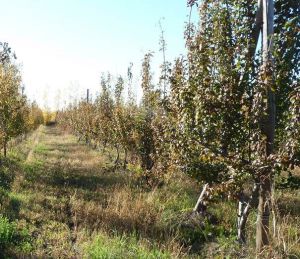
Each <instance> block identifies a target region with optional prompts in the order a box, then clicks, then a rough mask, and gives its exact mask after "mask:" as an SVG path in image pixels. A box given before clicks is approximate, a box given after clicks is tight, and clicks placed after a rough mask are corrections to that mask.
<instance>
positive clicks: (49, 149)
mask: <svg viewBox="0 0 300 259" xmlns="http://www.w3.org/2000/svg"><path fill="white" fill-rule="evenodd" d="M9 159H10V160H9V161H11V162H10V163H12V166H10V168H13V169H11V170H12V171H14V172H15V176H14V178H13V181H12V182H11V184H10V188H8V189H7V190H4V189H3V190H2V189H1V192H0V212H1V213H0V214H1V215H2V216H1V215H0V257H1V258H6V257H7V258H145V259H146V258H147V259H148V258H224V257H225V256H229V257H230V258H239V257H240V256H246V255H247V254H248V255H249V254H250V255H251V254H252V255H254V254H253V251H252V250H251V249H253V248H254V247H255V246H254V244H255V242H254V240H253V237H254V236H255V235H254V231H255V220H256V219H255V213H253V214H252V215H251V217H250V224H249V229H248V231H247V233H248V234H249V243H250V246H249V247H248V248H247V249H242V250H241V247H239V245H238V244H237V243H236V242H235V240H236V229H235V227H234V226H235V224H236V204H235V203H231V202H226V201H222V202H219V203H216V204H211V206H209V213H210V214H211V215H212V217H209V219H203V218H190V215H191V211H192V209H193V207H194V205H195V202H196V200H197V198H198V197H197V196H198V193H199V192H200V190H201V185H199V184H197V183H196V182H195V181H194V180H191V179H190V178H188V177H187V176H186V175H184V174H176V173H175V174H173V175H165V176H164V177H165V184H164V185H163V186H162V187H160V188H154V189H151V188H147V187H146V186H143V185H141V183H140V182H139V173H140V171H141V170H140V169H139V168H138V167H135V166H133V165H129V169H128V170H125V171H124V170H123V169H117V170H116V171H115V170H114V163H113V159H111V158H110V156H109V155H106V154H103V153H101V152H99V151H96V150H93V149H91V148H89V147H88V146H86V145H85V144H84V143H80V142H77V139H76V137H74V136H73V135H70V134H67V133H65V132H62V131H61V130H60V129H59V128H58V127H45V126H41V127H40V128H39V129H38V130H37V131H36V132H35V133H33V134H32V135H31V137H30V138H29V139H27V140H26V141H25V142H23V143H21V144H20V145H18V146H16V147H15V148H13V149H12V150H10V152H9ZM13 161H15V162H13ZM12 171H9V174H8V175H9V176H10V175H12ZM1 177H2V176H1ZM0 179H2V178H0ZM1 184H2V183H1ZM1 188H2V187H1ZM197 190H199V192H198V191H197ZM298 194H299V191H298V190H295V191H290V192H284V193H283V192H281V191H278V197H279V203H278V206H279V207H280V212H284V211H285V215H287V216H284V217H283V218H280V217H279V221H278V226H277V231H278V239H280V240H285V241H284V242H286V243H285V246H286V247H288V248H287V249H290V251H291V253H293V254H298V253H299V251H300V247H299V245H298V241H299V240H298V238H299V227H300V221H299V220H300V218H299V212H300V208H299V204H300V200H299V196H298ZM280 201H281V202H280ZM7 219H8V220H7ZM278 242H279V241H278ZM280 242H281V241H280ZM282 242H283V241H282ZM278 244H279V245H280V246H281V245H282V244H281V243H278ZM288 252H289V251H288ZM5 256H6V257H5Z"/></svg>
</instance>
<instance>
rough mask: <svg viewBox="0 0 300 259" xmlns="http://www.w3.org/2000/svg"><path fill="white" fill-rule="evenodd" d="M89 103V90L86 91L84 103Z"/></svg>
mask: <svg viewBox="0 0 300 259" xmlns="http://www.w3.org/2000/svg"><path fill="white" fill-rule="evenodd" d="M89 101H90V89H86V102H87V103H89Z"/></svg>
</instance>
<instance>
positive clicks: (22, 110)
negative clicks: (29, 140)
mask: <svg viewBox="0 0 300 259" xmlns="http://www.w3.org/2000/svg"><path fill="white" fill-rule="evenodd" d="M15 59H16V56H15V54H14V53H12V51H11V48H10V47H9V45H8V44H7V43H0V150H3V156H4V157H6V156H7V146H8V143H9V141H10V140H11V139H13V138H16V137H18V136H20V135H22V134H26V133H28V132H30V131H32V130H34V129H36V128H37V127H38V126H39V125H40V124H42V123H43V112H42V110H41V109H40V108H39V107H38V105H37V104H36V103H35V102H33V103H31V102H29V101H28V100H27V97H26V96H25V94H24V88H23V85H22V78H21V74H20V70H19V68H18V66H17V65H16V64H15V62H14V60H15Z"/></svg>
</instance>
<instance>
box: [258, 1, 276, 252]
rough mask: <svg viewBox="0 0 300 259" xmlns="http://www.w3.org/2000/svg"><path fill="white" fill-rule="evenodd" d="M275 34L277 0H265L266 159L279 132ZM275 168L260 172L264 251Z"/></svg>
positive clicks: (260, 241)
mask: <svg viewBox="0 0 300 259" xmlns="http://www.w3.org/2000/svg"><path fill="white" fill-rule="evenodd" d="M273 34H274V0H263V27H262V62H263V63H262V73H263V84H264V85H265V87H266V91H267V108H266V117H265V118H264V127H263V134H264V135H265V136H266V154H265V156H266V159H267V158H268V157H269V156H270V155H272V154H273V149H274V135H275V112H276V111H275V107H276V106H275V92H274V87H273V85H274V81H273V58H272V47H273ZM271 177H272V172H271V169H269V168H268V169H266V170H265V171H264V172H262V173H261V175H260V190H259V201H258V202H259V204H258V215H257V226H256V249H257V251H258V252H261V251H262V250H263V248H264V247H265V246H267V245H269V218H270V203H271V182H272V181H271Z"/></svg>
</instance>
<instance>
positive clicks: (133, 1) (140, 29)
mask: <svg viewBox="0 0 300 259" xmlns="http://www.w3.org/2000/svg"><path fill="white" fill-rule="evenodd" d="M0 4H1V5H0V6H1V15H0V41H2V42H8V43H9V44H10V46H11V47H12V49H13V50H14V51H15V52H16V55H17V57H18V60H17V62H18V63H20V64H21V66H22V68H21V69H22V74H23V81H24V84H25V87H26V90H25V91H26V94H27V96H29V98H30V99H31V100H34V99H35V100H36V101H37V102H38V103H39V104H40V105H44V103H45V101H44V99H45V96H46V95H47V99H48V101H47V102H48V105H49V106H51V107H54V106H55V104H56V101H55V99H57V96H58V92H59V91H60V92H61V94H60V95H61V96H62V97H61V99H66V98H68V97H69V96H70V95H71V96H83V95H84V94H85V91H86V89H87V88H90V89H91V92H92V94H95V92H96V91H98V90H99V82H100V75H101V72H107V71H109V72H111V73H112V74H114V75H118V74H122V75H124V76H125V75H126V71H127V67H128V65H129V63H130V62H133V63H134V68H135V69H134V72H135V77H136V78H137V77H138V76H139V75H140V70H141V60H142V58H143V55H144V53H145V52H147V51H148V50H152V51H154V52H155V59H154V61H153V70H155V71H157V70H158V69H157V67H158V65H159V63H160V62H161V61H162V58H161V54H160V53H159V44H158V42H159V35H160V29H159V26H158V21H159V20H160V19H161V18H162V17H164V20H162V24H163V27H164V29H165V38H166V41H167V45H168V46H167V48H168V49H167V57H168V59H169V60H170V61H173V59H174V58H175V57H177V56H178V55H180V54H182V53H184V51H185V48H184V39H183V32H184V27H185V22H186V21H187V20H188V19H187V15H188V14H189V9H188V8H187V7H186V0H126V1H125V0H115V1H113V0H110V1H109V0H9V1H8V0H0ZM136 80H137V79H136ZM135 91H136V92H137V95H138V93H139V90H138V89H136V90H135ZM61 102H63V101H61Z"/></svg>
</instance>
